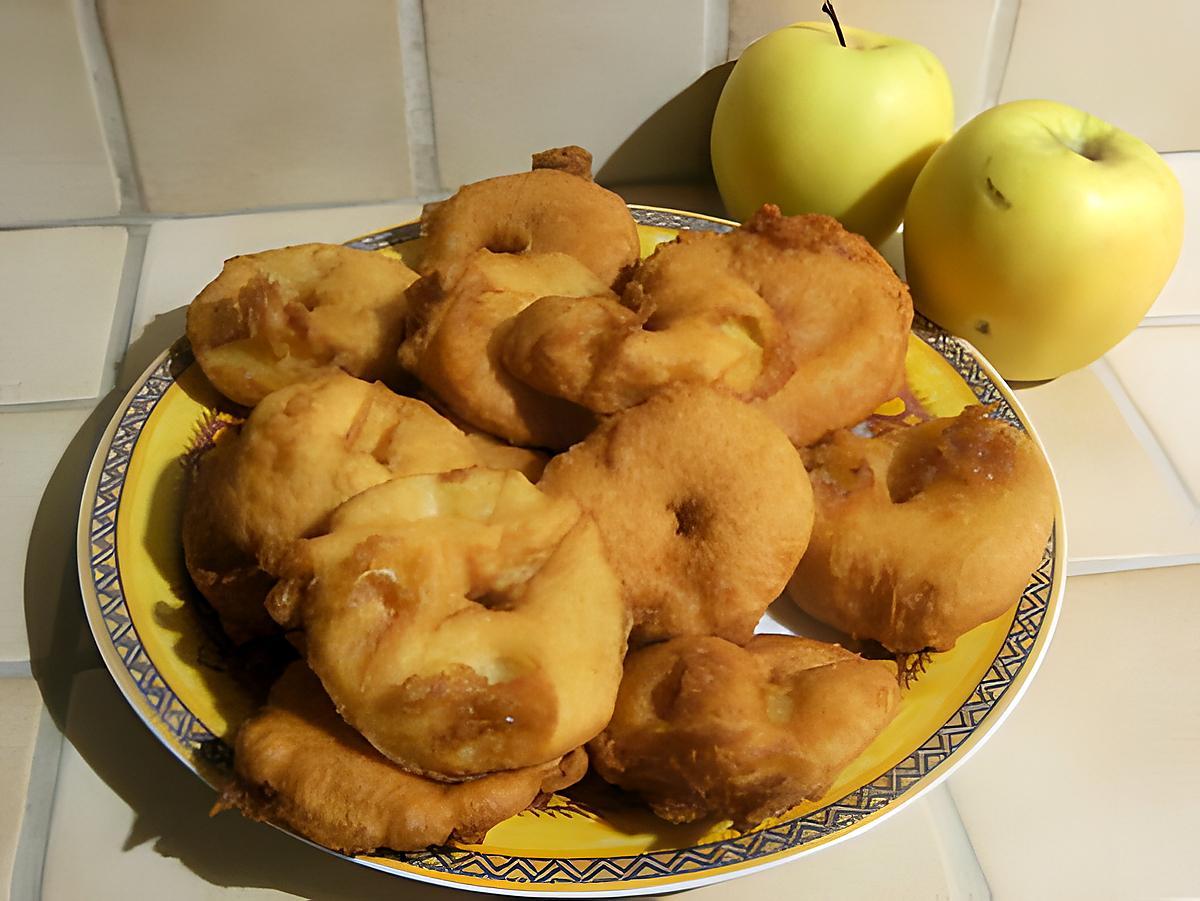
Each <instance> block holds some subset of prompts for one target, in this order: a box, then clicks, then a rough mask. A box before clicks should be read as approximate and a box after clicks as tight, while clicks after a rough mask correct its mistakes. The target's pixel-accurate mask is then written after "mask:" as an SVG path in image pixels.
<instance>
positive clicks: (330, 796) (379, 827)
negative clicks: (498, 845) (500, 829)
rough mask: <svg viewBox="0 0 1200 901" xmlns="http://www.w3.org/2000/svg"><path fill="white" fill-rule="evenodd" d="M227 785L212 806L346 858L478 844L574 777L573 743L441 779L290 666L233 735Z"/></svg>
mask: <svg viewBox="0 0 1200 901" xmlns="http://www.w3.org/2000/svg"><path fill="white" fill-rule="evenodd" d="M234 770H235V774H236V779H235V781H234V782H233V783H232V784H230V785H229V786H228V787H226V788H225V789H224V791H223V792H222V793H221V798H220V800H219V801H218V802H217V805H216V807H215V808H214V811H213V812H214V813H216V812H218V811H220V810H228V809H236V810H240V811H241V812H242V813H243V814H244V815H246V816H247V817H250V818H251V819H255V820H261V821H266V822H273V823H277V824H279V825H281V826H285V827H287V828H289V829H292V830H294V831H296V832H298V833H300V834H301V835H303V836H305V837H306V838H309V839H311V840H312V841H315V842H317V843H319V844H322V845H324V846H326V847H327V848H332V849H334V850H335V851H341V852H343V853H346V854H358V853H364V852H370V851H374V850H376V849H377V848H390V849H392V850H394V851H417V850H420V849H422V848H425V847H428V846H429V845H444V844H446V843H448V842H451V841H456V842H468V843H473V842H481V841H483V839H484V836H485V835H486V834H487V831H488V830H489V829H491V828H492V827H493V826H495V825H496V824H497V823H500V822H502V821H504V820H506V819H508V818H509V817H511V816H514V815H515V814H517V813H519V812H521V811H522V810H524V809H525V808H527V807H529V806H530V805H533V804H536V803H538V802H539V801H540V800H541V799H543V798H544V797H546V796H547V795H548V794H550V793H552V792H555V791H558V790H559V789H562V788H566V787H567V786H570V785H573V784H574V783H576V782H578V781H579V780H580V779H581V778H582V777H583V774H584V773H585V772H586V770H587V755H586V754H585V753H584V752H583V750H582V749H576V750H574V751H571V752H570V753H568V754H566V755H565V756H563V757H562V758H560V759H557V760H552V761H549V762H548V763H544V764H541V765H540V766H536V767H527V768H525V769H520V770H511V771H508V772H503V773H493V774H490V775H486V776H482V777H480V778H478V779H475V780H472V781H470V782H461V783H458V784H455V785H447V784H445V783H441V782H433V781H431V780H429V779H423V778H421V777H420V776H414V775H412V774H411V773H407V772H405V771H404V770H402V769H400V768H399V767H398V766H396V765H395V764H393V763H391V762H390V761H388V760H387V759H386V758H384V757H383V756H382V755H380V754H379V752H378V751H376V750H375V749H374V748H372V747H371V745H370V744H369V743H368V742H367V741H366V740H365V739H364V738H363V737H362V736H361V735H359V734H358V733H357V732H355V731H354V730H353V729H351V728H350V727H349V726H347V725H346V723H345V722H344V721H343V720H342V719H341V717H339V716H338V715H337V712H336V711H335V710H334V708H333V704H332V703H331V702H330V700H329V698H328V696H327V695H326V694H325V691H324V689H322V687H321V683H320V682H319V681H318V680H317V678H316V677H315V676H314V675H313V674H312V672H311V671H310V670H309V669H308V668H307V667H306V666H305V665H304V664H303V663H294V664H292V666H291V667H289V669H288V670H287V671H286V672H285V673H284V675H283V676H282V677H281V678H280V679H279V681H278V682H277V683H276V684H275V685H274V687H272V689H271V696H270V700H269V701H268V704H267V706H266V707H265V708H264V709H263V710H262V711H260V712H259V713H258V714H257V715H256V716H254V717H252V718H251V719H250V720H248V721H247V722H246V723H244V724H243V725H242V727H241V729H240V730H239V731H238V735H237V740H236V749H235V756H234Z"/></svg>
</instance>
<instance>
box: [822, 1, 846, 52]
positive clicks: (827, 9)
mask: <svg viewBox="0 0 1200 901" xmlns="http://www.w3.org/2000/svg"><path fill="white" fill-rule="evenodd" d="M821 12H823V13H825V15H827V16H829V18H831V19H833V30H834V31H836V32H837V36H838V42H839V43H840V44H841V45H842V46H843V47H845V46H846V36H845V35H844V34H842V26H841V23H840V22H838V17H837V13H835V12H834V11H833V4H832V3H831V2H830V0H825V3H824V5H823V6H822V7H821Z"/></svg>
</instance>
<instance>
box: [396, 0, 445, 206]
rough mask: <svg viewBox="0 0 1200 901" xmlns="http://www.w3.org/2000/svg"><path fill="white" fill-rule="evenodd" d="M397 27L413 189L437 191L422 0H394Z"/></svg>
mask: <svg viewBox="0 0 1200 901" xmlns="http://www.w3.org/2000/svg"><path fill="white" fill-rule="evenodd" d="M396 27H397V29H398V31H399V37H400V68H401V82H402V85H403V88H404V118H405V133H406V136H407V138H408V167H409V172H410V176H411V178H412V189H413V191H415V192H416V193H417V194H419V195H425V194H438V193H440V189H441V182H442V178H441V173H440V171H439V170H438V160H437V131H436V129H435V127H434V111H433V79H432V78H430V76H429V47H428V44H427V43H426V41H425V12H424V10H423V8H422V5H421V0H396Z"/></svg>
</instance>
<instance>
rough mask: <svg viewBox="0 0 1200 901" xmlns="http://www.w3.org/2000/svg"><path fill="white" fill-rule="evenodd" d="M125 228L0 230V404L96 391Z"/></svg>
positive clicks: (103, 380)
mask: <svg viewBox="0 0 1200 901" xmlns="http://www.w3.org/2000/svg"><path fill="white" fill-rule="evenodd" d="M125 244H126V233H125V229H123V228H111V227H103V228H102V227H88V228H53V229H30V230H22V231H0V272H3V273H4V288H3V291H0V316H2V317H3V319H4V321H5V322H7V323H10V327H8V328H4V329H0V409H3V406H4V405H5V404H24V403H31V402H38V401H51V400H71V399H76V398H89V397H96V396H97V395H98V394H99V393H100V392H101V391H104V390H107V388H108V386H109V385H110V384H111V382H112V378H111V375H112V374H111V373H110V372H109V371H108V368H107V365H106V364H107V361H106V356H107V353H108V346H109V342H108V338H109V332H110V330H111V328H112V322H113V316H114V313H115V312H116V309H117V302H118V289H119V287H120V284H121V273H122V271H123V269H124V265H125Z"/></svg>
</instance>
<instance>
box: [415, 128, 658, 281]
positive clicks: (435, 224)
mask: <svg viewBox="0 0 1200 901" xmlns="http://www.w3.org/2000/svg"><path fill="white" fill-rule="evenodd" d="M533 165H534V169H533V171H531V172H522V173H518V174H515V175H502V176H499V177H497V178H488V179H484V180H483V181H477V182H473V183H472V184H468V185H463V186H462V187H461V188H459V189H458V192H457V193H456V194H454V195H453V196H452V197H450V198H449V199H447V200H444V201H441V202H439V203H430V204H426V206H425V209H424V212H423V213H422V216H421V233H422V235H423V236H424V237H425V246H424V250H423V254H422V258H421V261H420V263H419V264H418V265H417V270H418V271H419V272H420V273H421V274H422V275H430V274H432V273H435V272H436V273H440V275H441V277H442V279H443V283H444V284H446V285H453V284H454V282H456V281H457V280H458V277H459V275H460V274H461V271H462V269H463V267H464V266H465V264H466V262H467V260H468V259H469V258H470V257H471V255H472V254H474V253H475V252H476V251H477V250H480V249H481V248H486V249H488V250H491V251H495V252H498V253H513V254H521V253H527V252H529V253H565V254H568V255H569V256H572V257H574V258H575V259H577V260H579V261H580V262H581V263H583V265H585V266H586V267H587V268H588V269H590V270H591V271H592V272H593V273H595V275H596V277H597V278H598V279H599V280H600V282H601V283H602V285H603V287H605V288H607V287H609V286H611V285H613V284H614V283H616V282H617V281H618V280H619V279H620V278H621V277H622V275H623V274H624V272H625V271H626V270H627V268H628V267H629V266H631V265H632V264H633V263H634V262H635V261H636V260H637V258H638V254H639V252H640V243H639V241H638V234H637V224H636V223H635V222H634V220H633V216H632V215H631V214H630V212H629V208H628V207H627V206H626V205H625V201H623V200H622V199H621V198H620V197H618V196H617V195H616V194H614V193H612V192H611V191H607V190H605V189H604V188H602V187H600V186H599V185H598V184H596V183H595V182H594V181H592V177H591V154H589V153H588V152H587V151H586V150H584V149H583V148H581V147H560V148H556V149H553V150H546V151H543V152H541V153H538V154H535V155H534V157H533Z"/></svg>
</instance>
